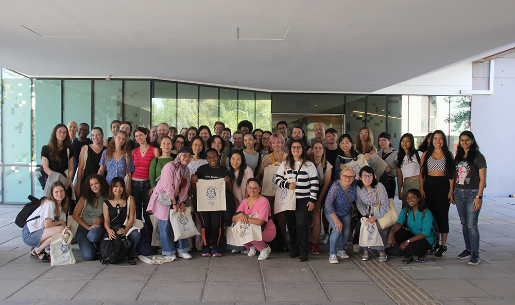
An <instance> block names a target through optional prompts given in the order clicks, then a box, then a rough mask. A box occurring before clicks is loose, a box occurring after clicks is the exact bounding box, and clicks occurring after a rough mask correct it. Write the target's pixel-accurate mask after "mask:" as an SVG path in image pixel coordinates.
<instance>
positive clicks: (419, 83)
mask: <svg viewBox="0 0 515 305" xmlns="http://www.w3.org/2000/svg"><path fill="white" fill-rule="evenodd" d="M471 75H472V63H471V62H469V63H464V64H459V65H456V66H452V67H448V68H444V69H441V70H437V71H435V72H432V73H428V74H425V75H422V76H419V77H417V78H413V79H410V80H408V81H405V82H402V83H399V84H397V85H393V86H390V87H386V88H383V89H381V90H377V91H374V92H372V94H409V95H460V90H471V89H472V78H471Z"/></svg>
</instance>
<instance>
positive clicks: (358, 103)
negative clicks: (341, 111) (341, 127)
mask: <svg viewBox="0 0 515 305" xmlns="http://www.w3.org/2000/svg"><path fill="white" fill-rule="evenodd" d="M366 99H367V98H366V96H365V95H347V96H346V102H345V109H346V112H345V116H346V118H345V133H348V134H350V135H351V136H352V138H353V139H354V141H355V140H356V136H357V134H358V130H359V129H360V128H361V127H362V126H365V125H366V121H365V102H366Z"/></svg>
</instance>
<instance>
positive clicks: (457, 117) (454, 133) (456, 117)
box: [442, 96, 472, 154]
mask: <svg viewBox="0 0 515 305" xmlns="http://www.w3.org/2000/svg"><path fill="white" fill-rule="evenodd" d="M442 98H443V99H445V100H446V101H447V102H448V103H449V105H450V116H449V119H448V121H449V125H450V126H449V129H450V132H449V137H448V139H449V149H450V150H451V151H452V153H453V154H455V153H456V148H457V147H458V144H459V136H460V133H462V132H463V131H465V130H470V111H471V106H472V98H471V97H470V96H445V97H442Z"/></svg>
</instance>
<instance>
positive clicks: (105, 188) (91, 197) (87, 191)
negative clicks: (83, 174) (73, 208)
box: [80, 174, 109, 207]
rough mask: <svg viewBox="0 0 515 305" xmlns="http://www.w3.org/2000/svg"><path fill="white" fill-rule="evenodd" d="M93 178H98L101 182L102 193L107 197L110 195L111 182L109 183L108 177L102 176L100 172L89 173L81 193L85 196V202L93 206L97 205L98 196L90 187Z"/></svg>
mask: <svg viewBox="0 0 515 305" xmlns="http://www.w3.org/2000/svg"><path fill="white" fill-rule="evenodd" d="M92 179H97V181H98V183H99V184H100V195H102V196H104V197H106V198H107V196H108V195H109V184H107V180H106V178H104V177H103V176H100V175H98V174H93V175H89V176H88V177H87V178H86V179H85V180H84V182H83V183H82V185H81V188H80V193H81V194H82V198H84V201H85V202H84V204H86V203H87V204H89V205H90V206H92V207H95V199H96V198H97V194H95V193H94V192H93V191H92V190H91V187H90V181H91V180H92Z"/></svg>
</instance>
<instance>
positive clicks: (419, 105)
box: [408, 95, 429, 147]
mask: <svg viewBox="0 0 515 305" xmlns="http://www.w3.org/2000/svg"><path fill="white" fill-rule="evenodd" d="M428 111H429V97H428V96H419V95H410V96H409V117H408V125H409V127H408V128H409V133H411V134H413V137H414V138H415V147H418V146H419V145H420V143H422V141H424V138H425V137H426V135H427V133H428V132H429V113H428Z"/></svg>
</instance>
